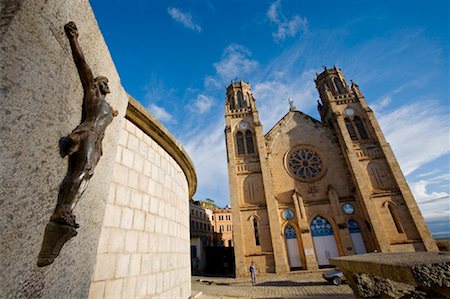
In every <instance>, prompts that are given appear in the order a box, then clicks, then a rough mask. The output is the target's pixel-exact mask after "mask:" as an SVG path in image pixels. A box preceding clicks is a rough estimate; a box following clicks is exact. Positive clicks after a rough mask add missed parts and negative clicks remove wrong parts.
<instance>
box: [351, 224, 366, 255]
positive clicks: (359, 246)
mask: <svg viewBox="0 0 450 299" xmlns="http://www.w3.org/2000/svg"><path fill="white" fill-rule="evenodd" d="M348 230H349V231H350V236H351V237H352V242H353V247H354V248H355V252H356V254H361V253H366V252H367V250H366V246H364V241H363V239H362V235H361V230H360V229H359V225H358V223H357V222H356V221H355V220H353V219H350V220H349V221H348Z"/></svg>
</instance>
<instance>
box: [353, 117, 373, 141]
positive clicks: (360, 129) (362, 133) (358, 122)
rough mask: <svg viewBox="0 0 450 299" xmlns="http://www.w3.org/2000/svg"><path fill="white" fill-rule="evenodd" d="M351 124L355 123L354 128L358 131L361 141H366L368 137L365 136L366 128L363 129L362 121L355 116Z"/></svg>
mask: <svg viewBox="0 0 450 299" xmlns="http://www.w3.org/2000/svg"><path fill="white" fill-rule="evenodd" d="M353 122H354V123H355V126H356V128H357V129H358V132H359V136H361V139H368V138H369V135H368V134H367V131H366V128H365V127H364V124H363V122H362V120H361V119H360V118H359V117H358V116H355V118H354V119H353Z"/></svg>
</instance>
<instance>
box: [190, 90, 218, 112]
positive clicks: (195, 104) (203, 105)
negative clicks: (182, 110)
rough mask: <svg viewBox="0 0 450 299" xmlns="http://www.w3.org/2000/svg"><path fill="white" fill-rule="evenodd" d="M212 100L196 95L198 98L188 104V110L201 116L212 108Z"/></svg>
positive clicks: (202, 95)
mask: <svg viewBox="0 0 450 299" xmlns="http://www.w3.org/2000/svg"><path fill="white" fill-rule="evenodd" d="M214 102H215V101H214V99H213V98H212V97H209V96H207V95H204V94H200V95H198V97H197V98H196V99H195V100H193V101H192V102H191V103H190V106H189V108H190V110H191V111H192V112H194V113H196V114H203V113H206V112H208V111H209V110H210V109H211V108H212V107H213V106H214Z"/></svg>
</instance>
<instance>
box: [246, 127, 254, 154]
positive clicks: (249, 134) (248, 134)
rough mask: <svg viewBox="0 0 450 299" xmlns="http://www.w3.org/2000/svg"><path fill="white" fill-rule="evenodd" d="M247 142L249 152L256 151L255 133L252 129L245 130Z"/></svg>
mask: <svg viewBox="0 0 450 299" xmlns="http://www.w3.org/2000/svg"><path fill="white" fill-rule="evenodd" d="M245 143H246V145H247V153H248V154H253V153H255V147H254V145H253V134H252V132H251V131H249V130H247V131H246V132H245Z"/></svg>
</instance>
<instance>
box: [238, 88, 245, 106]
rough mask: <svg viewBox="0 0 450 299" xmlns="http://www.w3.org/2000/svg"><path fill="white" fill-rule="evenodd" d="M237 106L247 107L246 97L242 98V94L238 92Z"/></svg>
mask: <svg viewBox="0 0 450 299" xmlns="http://www.w3.org/2000/svg"><path fill="white" fill-rule="evenodd" d="M237 104H238V107H239V108H243V107H245V101H244V97H243V96H242V92H240V91H238V92H237Z"/></svg>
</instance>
